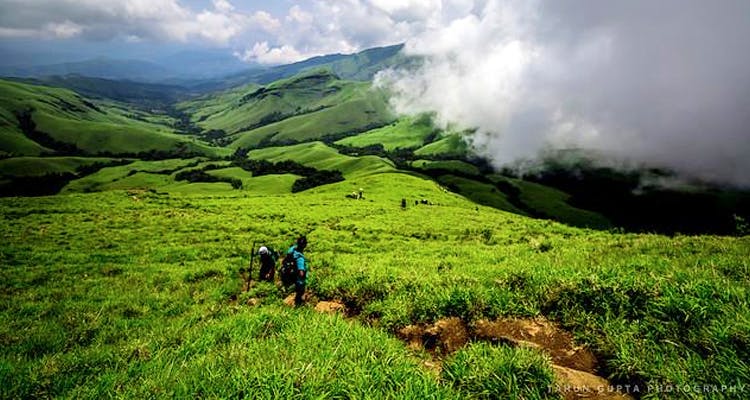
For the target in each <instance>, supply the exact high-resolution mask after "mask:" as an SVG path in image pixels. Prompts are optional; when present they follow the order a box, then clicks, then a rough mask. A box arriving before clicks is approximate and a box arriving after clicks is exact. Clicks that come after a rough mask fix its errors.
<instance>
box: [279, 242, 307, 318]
mask: <svg viewBox="0 0 750 400" xmlns="http://www.w3.org/2000/svg"><path fill="white" fill-rule="evenodd" d="M306 247H307V238H306V237H305V236H300V237H299V238H298V239H297V242H296V243H295V244H293V245H292V246H291V247H290V248H289V250H287V252H286V257H284V261H283V262H282V263H281V271H280V275H281V282H282V283H283V284H284V286H290V285H291V284H292V283H294V291H295V297H294V305H295V306H300V305H302V303H303V301H304V300H303V296H304V295H305V284H306V283H307V270H308V266H307V260H305V254H304V252H305V248H306Z"/></svg>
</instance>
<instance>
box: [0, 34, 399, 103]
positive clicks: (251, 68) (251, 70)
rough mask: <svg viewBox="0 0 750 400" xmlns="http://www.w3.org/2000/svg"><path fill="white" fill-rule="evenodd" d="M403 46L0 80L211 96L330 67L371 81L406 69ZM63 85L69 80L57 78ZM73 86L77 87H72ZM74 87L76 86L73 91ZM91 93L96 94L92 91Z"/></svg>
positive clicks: (26, 70) (57, 67)
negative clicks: (95, 83) (103, 83)
mask: <svg viewBox="0 0 750 400" xmlns="http://www.w3.org/2000/svg"><path fill="white" fill-rule="evenodd" d="M402 47H403V45H394V46H388V47H380V48H374V49H368V50H365V51H362V52H360V53H357V54H347V55H345V54H332V55H326V56H320V57H313V58H311V59H308V60H304V61H300V62H297V63H293V64H288V65H280V66H271V67H268V66H261V65H258V64H247V63H244V62H242V61H240V60H238V59H237V58H236V57H234V56H232V55H231V54H228V53H227V52H226V51H222V50H201V51H184V52H180V53H176V54H170V55H167V56H164V57H158V58H156V59H154V60H148V61H147V60H137V59H117V58H110V57H100V58H94V59H89V60H84V61H75V62H64V63H54V64H43V65H34V64H29V63H28V59H26V64H22V65H7V64H5V65H0V76H5V77H16V78H35V79H40V78H43V80H44V81H46V82H48V83H52V82H51V81H50V79H49V77H51V76H55V77H65V78H66V79H64V80H69V79H67V78H68V76H70V75H74V76H75V77H76V79H77V80H80V79H81V78H99V79H109V80H128V81H133V82H143V83H159V84H169V85H172V86H180V87H184V88H189V89H190V90H192V91H200V92H208V91H213V90H220V89H226V88H230V87H234V86H238V85H243V84H247V83H260V84H265V83H269V82H273V81H275V80H278V79H282V78H287V77H290V76H293V75H296V74H298V73H300V72H302V71H305V70H307V69H310V68H320V67H329V68H330V69H331V70H332V72H334V73H335V74H337V75H338V76H340V77H341V78H343V79H351V80H369V79H371V78H372V76H373V75H374V74H375V73H377V72H378V71H379V70H381V69H383V68H386V67H389V66H395V65H403V64H405V63H407V62H408V59H407V58H405V57H403V56H401V55H400V54H399V52H400V50H401V48H402ZM55 84H61V85H63V86H64V87H69V86H65V85H66V82H64V81H61V80H60V79H57V82H55ZM70 88H73V87H70ZM73 89H75V88H73ZM89 94H91V93H89Z"/></svg>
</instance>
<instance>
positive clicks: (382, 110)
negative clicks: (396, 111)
mask: <svg viewBox="0 0 750 400" xmlns="http://www.w3.org/2000/svg"><path fill="white" fill-rule="evenodd" d="M178 108H179V109H180V110H183V111H185V112H188V113H190V114H191V115H192V116H193V119H194V121H195V122H196V123H197V124H198V125H199V126H201V127H203V128H204V129H220V130H223V131H225V132H226V133H227V134H229V135H230V138H231V140H232V144H231V146H232V147H233V148H238V147H255V146H258V145H259V144H260V143H262V142H264V141H265V142H271V143H286V142H289V141H293V142H301V141H311V140H316V139H321V138H323V137H326V136H330V135H342V134H348V133H357V132H361V131H363V130H366V129H367V128H368V127H372V126H379V125H384V124H386V123H388V122H390V121H392V120H393V116H392V115H391V113H390V112H389V111H388V109H387V100H386V98H385V95H384V93H382V92H379V91H375V90H373V89H371V88H370V84H369V83H365V82H350V81H342V80H339V79H338V78H337V77H336V76H335V75H333V74H332V73H330V72H327V71H319V70H315V71H308V72H304V73H302V74H300V75H297V76H294V77H292V78H287V79H282V80H279V81H276V82H273V83H271V84H269V85H267V86H264V87H258V86H256V85H248V86H244V87H240V88H236V89H232V90H229V91H226V92H222V93H219V94H216V95H209V96H204V97H202V98H199V99H196V100H193V101H189V102H185V103H181V104H180V105H178Z"/></svg>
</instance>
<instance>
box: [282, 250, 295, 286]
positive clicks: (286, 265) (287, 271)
mask: <svg viewBox="0 0 750 400" xmlns="http://www.w3.org/2000/svg"><path fill="white" fill-rule="evenodd" d="M279 275H280V276H281V283H282V284H283V285H284V286H289V285H292V284H293V283H294V282H296V281H297V275H298V273H297V257H295V256H294V252H293V251H292V252H289V253H287V254H286V256H285V257H284V260H283V261H282V262H281V270H280V271H279Z"/></svg>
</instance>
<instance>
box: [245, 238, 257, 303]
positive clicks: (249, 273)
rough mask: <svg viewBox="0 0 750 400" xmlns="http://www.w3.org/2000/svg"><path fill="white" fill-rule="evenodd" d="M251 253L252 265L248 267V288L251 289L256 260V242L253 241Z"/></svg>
mask: <svg viewBox="0 0 750 400" xmlns="http://www.w3.org/2000/svg"><path fill="white" fill-rule="evenodd" d="M251 251H252V252H251V253H250V266H248V267H247V285H246V286H247V290H245V291H248V290H250V281H251V280H252V279H253V261H255V242H253V247H252V249H251Z"/></svg>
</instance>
